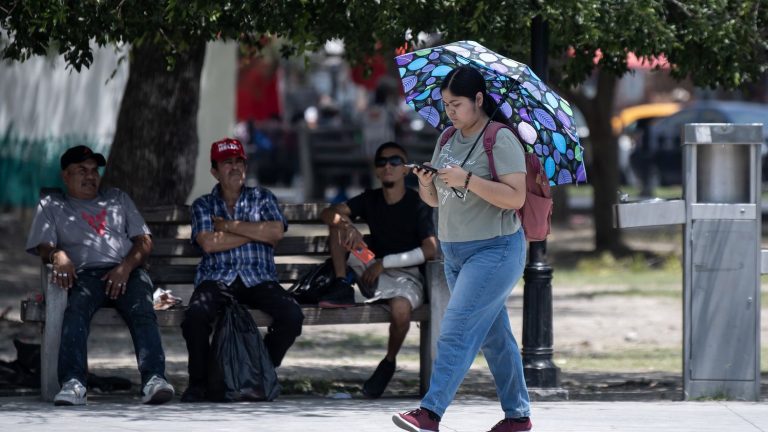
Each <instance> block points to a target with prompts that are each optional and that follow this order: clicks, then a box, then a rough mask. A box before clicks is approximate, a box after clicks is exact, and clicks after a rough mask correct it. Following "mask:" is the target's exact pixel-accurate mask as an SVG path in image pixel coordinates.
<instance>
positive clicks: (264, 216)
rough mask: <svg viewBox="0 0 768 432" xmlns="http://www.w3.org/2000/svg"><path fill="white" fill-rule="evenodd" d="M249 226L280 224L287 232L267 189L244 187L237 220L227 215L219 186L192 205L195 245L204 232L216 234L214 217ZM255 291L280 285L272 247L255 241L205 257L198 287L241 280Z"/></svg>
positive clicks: (197, 281) (198, 275) (282, 218)
mask: <svg viewBox="0 0 768 432" xmlns="http://www.w3.org/2000/svg"><path fill="white" fill-rule="evenodd" d="M214 216H217V217H221V218H224V219H227V220H239V221H246V222H266V221H280V222H282V223H283V227H284V229H285V230H287V229H288V224H287V222H286V221H285V217H283V214H282V213H281V212H280V208H279V207H278V206H277V198H275V196H274V195H273V194H272V192H270V191H269V190H267V189H264V188H260V187H255V188H251V187H243V190H242V192H241V193H240V198H238V200H237V203H236V204H235V214H234V217H233V216H231V215H230V214H229V212H228V211H227V205H226V203H225V202H224V199H223V198H222V196H221V186H219V185H218V184H217V185H216V186H215V187H214V188H213V190H212V191H211V193H210V194H208V195H203V196H202V197H200V198H198V199H196V200H195V202H194V203H192V243H193V244H197V242H196V241H195V239H196V238H197V235H198V234H199V233H201V232H213V231H214V229H213V217H214ZM238 276H240V278H241V279H242V280H243V283H245V285H246V286H248V287H252V286H255V285H258V284H260V283H262V282H267V281H277V280H278V279H277V270H276V269H275V251H274V249H273V248H272V246H271V245H269V244H266V243H261V242H255V241H251V242H248V243H246V244H244V245H242V246H239V247H236V248H234V249H230V250H226V251H222V252H214V253H211V254H207V253H206V254H203V259H202V260H201V261H200V264H199V265H198V266H197V274H196V275H195V286H197V285H199V284H200V283H201V282H203V281H204V280H215V281H221V282H224V283H225V284H227V285H230V284H231V283H232V282H234V281H235V279H237V277H238Z"/></svg>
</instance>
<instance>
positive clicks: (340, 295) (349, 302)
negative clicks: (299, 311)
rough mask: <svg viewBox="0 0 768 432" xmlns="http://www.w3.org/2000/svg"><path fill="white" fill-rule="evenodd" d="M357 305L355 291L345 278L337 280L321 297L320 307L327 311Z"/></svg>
mask: <svg viewBox="0 0 768 432" xmlns="http://www.w3.org/2000/svg"><path fill="white" fill-rule="evenodd" d="M354 305H355V290H354V288H352V285H350V284H349V282H347V281H346V280H344V279H343V278H336V279H334V280H333V282H331V284H330V285H329V286H328V288H326V292H325V294H323V296H322V297H320V301H319V302H318V306H320V307H321V308H326V309H333V308H346V307H352V306H354Z"/></svg>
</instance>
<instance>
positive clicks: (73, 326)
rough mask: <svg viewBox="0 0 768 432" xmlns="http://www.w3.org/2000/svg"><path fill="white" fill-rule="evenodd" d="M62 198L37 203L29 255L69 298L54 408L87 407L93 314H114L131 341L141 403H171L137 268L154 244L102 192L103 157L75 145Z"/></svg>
mask: <svg viewBox="0 0 768 432" xmlns="http://www.w3.org/2000/svg"><path fill="white" fill-rule="evenodd" d="M60 163H61V178H62V179H63V180H64V185H65V186H66V193H65V194H64V195H59V194H51V195H49V196H47V197H45V198H43V199H42V200H41V201H40V204H39V205H38V207H37V214H35V218H34V220H33V222H32V227H31V228H30V230H29V237H28V239H27V246H26V247H27V251H28V252H30V253H32V254H36V255H39V256H40V258H42V260H43V262H44V263H46V264H51V266H52V267H53V270H52V273H51V275H52V276H51V282H52V283H54V284H56V285H58V286H59V287H61V289H63V290H66V291H67V293H68V296H67V308H66V310H65V311H64V321H63V323H62V329H61V345H60V347H59V364H58V374H59V383H60V384H61V391H59V392H58V394H56V396H55V397H54V399H53V403H54V404H55V405H85V404H86V402H87V391H86V387H85V386H86V380H87V374H88V360H87V350H88V333H89V330H90V324H91V318H92V317H93V314H94V313H95V312H96V311H97V310H98V309H99V308H101V307H102V306H114V307H115V308H117V311H118V312H119V313H120V315H121V316H122V317H123V319H124V320H125V323H126V324H127V325H128V329H129V330H130V332H131V337H132V338H133V346H134V349H135V351H136V360H137V361H138V365H139V372H140V373H141V383H142V387H141V389H142V391H141V401H142V403H145V404H162V403H165V402H168V401H169V400H171V398H173V395H174V389H173V386H171V385H170V384H169V383H168V382H167V381H166V379H165V353H164V352H163V347H162V343H161V340H160V332H159V330H158V327H157V318H156V316H155V311H154V309H153V306H152V292H153V290H154V288H153V285H152V281H151V280H150V278H149V275H148V274H147V272H146V271H145V270H144V269H143V268H142V267H141V265H142V263H143V262H144V260H145V259H146V257H147V256H148V255H149V253H150V252H151V251H152V237H151V234H150V231H149V228H148V227H147V225H146V224H145V223H144V219H143V218H142V217H141V214H140V213H139V211H138V210H137V209H136V206H135V205H134V203H133V201H132V200H131V198H130V197H129V196H128V195H127V194H126V193H125V192H122V191H121V190H119V189H107V190H104V191H102V190H100V185H101V175H100V174H99V167H102V166H104V165H105V164H106V160H105V159H104V156H102V155H101V154H99V153H94V152H93V151H92V150H91V149H90V148H88V147H86V146H83V145H80V146H76V147H72V148H70V149H68V150H67V151H66V152H64V154H63V155H62V156H61V160H60Z"/></svg>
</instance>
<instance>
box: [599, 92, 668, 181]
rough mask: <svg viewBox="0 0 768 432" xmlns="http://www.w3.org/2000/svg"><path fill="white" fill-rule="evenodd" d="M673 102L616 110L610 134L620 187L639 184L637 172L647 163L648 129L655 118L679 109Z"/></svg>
mask: <svg viewBox="0 0 768 432" xmlns="http://www.w3.org/2000/svg"><path fill="white" fill-rule="evenodd" d="M682 107H683V106H682V104H679V103H675V102H660V103H649V104H640V105H633V106H630V107H627V108H624V109H622V110H621V111H619V113H618V114H617V115H615V116H614V117H613V118H612V119H611V126H612V127H613V134H614V135H615V136H616V137H617V139H616V141H617V143H618V146H619V148H618V156H619V161H618V162H619V174H620V176H621V178H620V180H621V183H622V184H631V185H639V183H640V182H639V181H638V175H636V171H638V172H639V171H642V170H643V169H645V166H647V165H648V164H649V161H645V160H643V155H644V154H645V152H643V151H642V149H643V148H647V147H648V142H647V138H648V127H649V126H650V125H651V123H653V122H654V121H655V120H656V119H659V118H661V117H667V116H670V115H672V114H674V113H676V112H678V111H680V109H681V108H682Z"/></svg>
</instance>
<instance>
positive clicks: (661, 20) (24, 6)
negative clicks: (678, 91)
mask: <svg viewBox="0 0 768 432" xmlns="http://www.w3.org/2000/svg"><path fill="white" fill-rule="evenodd" d="M537 15H540V16H542V17H543V18H545V19H546V20H547V21H548V22H549V26H550V53H551V56H552V57H553V58H554V59H556V60H557V62H556V63H555V64H554V66H555V67H556V68H557V69H558V71H559V74H560V75H561V79H562V80H563V82H564V83H566V84H577V83H579V82H581V81H583V80H584V79H585V78H586V77H587V76H589V74H590V73H591V72H592V70H593V68H594V66H595V58H596V57H595V55H596V53H597V51H598V50H599V51H600V53H601V56H600V57H599V62H598V64H597V65H598V66H599V67H601V68H602V69H603V70H606V71H609V72H611V73H614V74H616V75H622V74H624V73H625V72H626V71H627V64H626V54H627V53H628V52H630V51H631V52H634V53H635V54H637V55H638V56H641V57H643V56H658V55H661V54H664V55H665V56H666V58H667V59H668V60H669V61H670V62H671V63H672V64H673V68H672V73H673V74H674V76H676V77H685V76H690V77H691V78H692V79H693V80H694V81H695V82H696V83H697V84H699V85H702V86H717V85H720V86H724V87H735V86H738V85H740V84H742V83H744V82H750V81H755V80H756V78H757V77H759V76H760V74H761V73H763V72H764V71H765V70H766V68H767V67H768V59H767V56H766V51H767V50H768V32H767V31H766V29H767V28H768V7H766V6H765V3H764V0H686V1H685V2H683V1H682V0H612V1H609V2H606V1H602V0H558V1H549V2H545V1H523V0H493V1H492V0H441V1H427V0H387V1H378V0H349V1H346V2H325V1H321V0H283V1H248V2H231V1H203V0H191V1H179V0H137V1H133V2H125V1H123V0H82V1H78V2H50V1H41V0H32V1H30V0H27V1H22V0H9V1H6V2H4V5H0V27H2V28H3V29H5V31H6V33H7V36H8V39H9V40H10V43H9V44H8V45H7V46H5V47H4V48H2V49H1V51H0V52H2V56H3V57H4V58H9V59H13V60H25V59H27V58H29V57H30V56H32V55H43V54H46V52H47V50H48V49H49V48H50V47H55V49H56V50H57V51H58V53H59V54H62V55H64V57H65V58H66V61H67V63H68V64H69V65H71V66H72V67H73V68H75V69H76V70H80V68H81V67H83V66H85V67H88V66H89V65H90V64H91V62H92V61H93V56H92V45H91V43H95V45H97V46H104V45H108V44H123V43H129V44H141V43H143V42H146V41H149V42H152V43H154V44H158V45H159V46H161V47H163V49H164V50H165V52H166V54H167V61H168V63H169V65H172V64H173V61H174V57H175V55H176V54H177V53H179V52H181V51H183V50H185V49H187V48H188V47H189V46H192V45H194V43H196V42H199V41H214V40H239V41H243V42H246V43H249V44H252V45H254V46H260V45H261V40H262V37H263V36H264V35H269V36H277V37H280V38H281V39H282V40H284V41H285V42H286V43H285V44H284V45H283V51H284V54H295V53H302V52H306V51H311V50H315V49H317V48H319V47H321V46H322V45H323V44H324V43H325V41H326V40H328V39H331V38H341V39H344V41H345V45H346V50H347V51H346V54H347V56H348V57H349V58H350V59H351V60H353V61H361V60H364V59H365V57H366V56H367V55H370V54H372V53H373V52H375V50H376V49H377V48H386V49H388V50H389V49H391V48H395V47H398V46H401V45H403V43H404V42H406V34H409V35H410V40H409V42H411V43H414V42H416V38H417V36H418V35H419V32H427V33H435V32H440V33H442V34H443V37H444V40H459V39H474V40H477V41H478V42H480V43H483V44H486V45H487V46H491V47H494V49H496V50H497V51H500V52H501V53H504V54H507V55H510V56H512V57H513V58H523V59H525V58H527V55H526V54H527V52H528V47H529V45H530V38H529V34H530V23H531V20H532V18H533V17H535V16H537Z"/></svg>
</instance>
